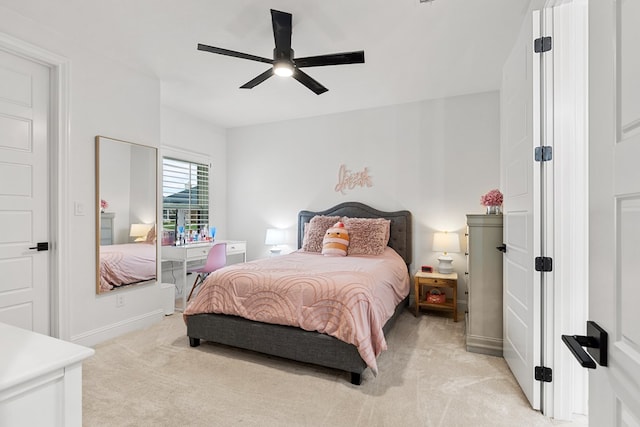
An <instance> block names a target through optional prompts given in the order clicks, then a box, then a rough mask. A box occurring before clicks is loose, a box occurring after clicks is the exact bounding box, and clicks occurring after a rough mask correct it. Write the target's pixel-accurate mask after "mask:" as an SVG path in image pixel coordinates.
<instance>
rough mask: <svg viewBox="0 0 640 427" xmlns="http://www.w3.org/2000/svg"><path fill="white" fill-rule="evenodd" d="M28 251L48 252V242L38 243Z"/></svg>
mask: <svg viewBox="0 0 640 427" xmlns="http://www.w3.org/2000/svg"><path fill="white" fill-rule="evenodd" d="M29 249H35V250H37V251H38V252H40V251H48V250H49V242H38V244H37V245H36V246H32V247H30V248H29Z"/></svg>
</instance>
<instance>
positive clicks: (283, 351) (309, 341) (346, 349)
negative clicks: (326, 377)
mask: <svg viewBox="0 0 640 427" xmlns="http://www.w3.org/2000/svg"><path fill="white" fill-rule="evenodd" d="M316 216H319V217H341V218H342V217H349V218H371V219H375V218H378V219H384V220H388V221H389V225H388V228H387V230H388V233H389V234H388V236H385V237H386V238H388V243H387V245H388V247H389V248H391V249H388V248H385V249H384V255H381V256H380V257H372V256H366V255H365V256H351V259H350V256H346V257H336V258H340V259H339V260H338V259H336V258H333V257H324V260H325V263H328V264H335V265H342V263H357V265H354V264H346V265H347V267H346V268H343V267H340V270H341V271H336V273H335V275H338V276H341V275H349V274H355V275H356V276H354V277H351V278H350V279H349V280H351V282H354V283H355V282H358V281H359V279H358V277H362V283H358V284H357V286H356V287H359V286H360V285H363V284H366V283H368V280H369V279H368V278H367V276H357V274H360V272H361V271H362V269H367V268H369V267H365V266H363V265H361V264H360V263H361V262H362V263H364V264H370V265H372V266H373V267H372V268H374V272H373V275H375V276H382V275H383V270H380V269H379V270H375V268H380V267H379V266H378V264H380V263H381V262H382V258H385V257H387V256H388V257H390V258H391V259H392V262H393V263H394V264H393V267H391V265H390V264H388V265H385V266H384V268H386V269H388V270H393V271H394V273H393V274H395V279H389V280H395V281H396V282H398V283H397V286H396V285H393V286H395V287H393V286H392V288H393V289H394V290H393V291H391V293H395V294H396V295H394V297H393V298H394V302H393V304H390V302H389V300H385V301H383V302H382V303H380V302H379V301H378V300H379V299H380V298H382V297H380V296H379V295H374V296H373V299H374V300H375V301H376V302H375V303H376V304H382V305H385V307H384V308H380V305H376V306H375V307H373V308H372V309H370V310H369V312H358V311H357V310H356V311H353V310H352V311H350V312H349V313H351V314H353V313H355V314H354V316H356V317H357V316H361V317H366V316H369V317H370V318H371V322H372V328H371V345H370V346H369V345H366V343H365V345H364V347H365V348H364V351H363V347H362V341H363V340H362V336H361V335H358V332H357V331H356V332H354V331H351V330H350V331H349V332H351V333H352V338H351V341H354V340H355V342H354V343H350V342H347V341H343V340H341V339H339V338H337V337H336V336H340V333H336V330H335V328H334V329H331V328H329V329H331V330H328V331H325V332H326V333H322V332H318V331H317V330H315V329H314V330H306V329H305V328H307V329H308V326H309V325H307V324H304V323H302V321H301V323H300V325H299V327H298V326H297V325H296V326H288V325H284V324H275V323H265V322H263V321H259V320H252V319H247V318H244V317H242V313H235V314H236V315H233V314H222V311H224V312H225V313H233V310H230V311H228V310H226V309H224V310H218V312H217V313H216V312H198V310H196V309H194V307H200V306H202V305H206V304H205V303H204V302H203V301H204V298H207V294H209V297H210V296H211V295H219V294H214V293H213V289H224V287H222V286H220V283H216V281H218V280H222V277H223V276H229V277H232V278H233V280H232V281H231V282H229V283H234V282H236V281H237V280H236V279H238V278H240V277H241V276H247V275H252V274H253V271H251V270H253V269H257V268H258V264H261V263H264V261H252V262H250V263H246V264H245V265H243V266H240V267H234V266H229V267H226V268H224V269H222V270H220V271H219V272H217V273H214V274H213V275H212V276H210V277H209V278H208V279H207V281H205V284H204V285H203V287H202V288H201V291H200V293H199V295H198V296H196V298H195V299H194V300H192V302H191V303H190V304H189V306H187V310H185V313H184V317H185V322H186V324H187V335H188V337H189V343H190V345H191V346H192V347H197V346H198V345H199V344H200V341H201V340H205V341H209V342H214V343H220V344H225V345H229V346H234V347H239V348H243V349H248V350H252V351H257V352H260V353H265V354H269V355H274V356H279V357H284V358H287V359H292V360H296V361H300V362H306V363H312V364H316V365H320V366H324V367H329V368H334V369H339V370H343V371H346V372H349V373H350V375H351V383H352V384H356V385H359V384H360V383H361V381H362V373H363V372H364V370H365V369H367V368H371V369H372V370H373V372H374V374H375V373H376V368H377V366H376V364H375V358H376V356H377V355H378V354H379V352H380V351H382V350H384V349H385V348H386V341H385V339H384V335H386V334H387V333H388V331H389V330H390V329H391V327H392V326H393V324H394V322H395V320H396V318H397V317H398V316H399V314H400V313H401V312H402V311H403V310H404V309H405V308H406V307H407V305H408V300H409V289H410V285H409V275H408V267H409V264H411V258H412V254H411V244H412V242H411V234H412V232H411V213H410V212H408V211H397V212H383V211H379V210H377V209H374V208H372V207H370V206H367V205H364V204H362V203H358V202H346V203H341V204H339V205H337V206H334V207H332V208H330V209H327V210H324V211H318V212H313V211H306V210H304V211H301V212H299V214H298V248H301V249H306V248H304V245H306V244H307V243H308V240H305V227H306V226H305V224H309V223H310V222H311V221H312V219H313V218H314V217H316ZM352 243H353V242H352ZM305 257H306V258H307V259H310V260H313V261H312V262H311V264H308V263H307V261H304V260H302V258H305ZM318 258H323V256H322V255H321V254H309V253H307V252H305V251H301V250H299V251H297V252H294V253H292V254H290V256H289V255H286V256H281V257H277V259H273V260H272V261H273V262H275V265H274V264H272V266H273V267H272V271H271V272H270V273H269V275H274V274H276V273H275V272H277V271H280V270H281V267H282V266H281V265H278V263H285V264H287V263H288V264H290V265H293V264H298V263H302V265H304V269H308V271H314V272H315V269H316V268H319V267H318V264H319V263H320V261H319V260H318ZM330 258H333V259H330ZM358 258H361V259H358ZM267 261H268V260H267ZM398 262H399V264H400V268H399V270H398ZM243 269H249V271H247V270H243ZM343 270H349V271H343ZM362 274H364V273H362ZM367 274H369V273H367ZM326 276H327V275H326V274H324V273H323V275H322V277H323V278H325V277H326ZM317 277H318V276H314V275H311V274H310V275H309V279H307V278H304V277H302V278H300V279H299V281H300V282H301V283H302V282H305V283H306V281H307V280H309V281H314V280H317ZM257 280H258V281H259V280H261V279H257ZM385 280H386V279H385ZM208 281H211V284H209V286H208V287H207V284H208ZM400 282H402V283H400ZM282 283H286V282H284V281H283V280H282ZM245 286H247V285H245ZM249 286H253V285H252V284H251V285H249ZM295 286H296V285H295V284H293V285H291V286H290V287H295ZM323 286H324V285H323ZM363 286H364V285H363ZM285 287H289V284H287V285H286V286H285ZM376 289H377V287H376ZM234 292H235V291H234ZM375 292H378V291H375ZM384 292H387V293H388V294H389V291H388V290H387V291H384ZM229 293H232V292H229ZM201 294H202V295H201ZM352 295H353V294H352ZM359 295H361V294H359ZM355 298H356V299H357V298H364V297H361V296H358V297H355ZM384 298H386V297H384ZM340 304H342V302H340ZM360 306H364V307H368V306H369V302H367V301H364V300H362V301H359V302H358V304H357V307H360ZM382 312H384V316H382V315H381V316H380V318H377V317H378V316H377V315H376V316H373V315H369V314H367V313H382ZM253 317H254V319H260V317H259V316H258V317H256V316H253ZM309 317H312V316H309ZM303 320H304V319H303ZM270 322H271V320H270ZM376 322H377V324H376ZM326 323H327V324H331V323H332V322H326ZM347 329H348V328H347ZM377 331H379V332H377ZM332 335H336V336H332ZM377 335H381V336H377ZM353 337H355V338H353ZM372 357H373V359H372Z"/></svg>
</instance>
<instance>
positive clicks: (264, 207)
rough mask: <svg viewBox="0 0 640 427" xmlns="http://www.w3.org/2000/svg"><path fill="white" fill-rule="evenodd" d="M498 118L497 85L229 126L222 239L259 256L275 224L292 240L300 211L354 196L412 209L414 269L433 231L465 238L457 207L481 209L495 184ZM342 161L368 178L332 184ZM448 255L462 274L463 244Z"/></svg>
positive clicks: (429, 255) (430, 256)
mask: <svg viewBox="0 0 640 427" xmlns="http://www.w3.org/2000/svg"><path fill="white" fill-rule="evenodd" d="M499 123H500V122H499V94H498V92H497V91H496V92H488V93H480V94H474V95H466V96H459V97H453V98H446V99H439V100H431V101H423V102H416V103H410V104H403V105H395V106H390V107H385V108H377V109H370V110H360V111H354V112H349V113H343V114H335V115H328V116H322V117H315V118H309V119H301V120H293V121H287V122H279V123H271V124H265V125H260V126H250V127H243V128H236V129H230V130H228V131H227V139H228V146H227V150H228V156H227V168H228V174H227V180H228V189H227V192H228V203H227V206H228V207H227V210H228V212H229V213H230V215H229V218H228V228H229V230H228V231H229V238H232V239H242V240H247V242H248V243H247V244H248V258H249V259H255V258H260V257H265V256H268V249H269V248H268V247H266V246H265V245H264V237H265V230H266V228H268V227H273V226H275V227H280V228H287V229H289V230H290V233H289V235H290V238H289V242H290V243H289V244H290V248H289V249H290V250H292V249H296V235H295V226H296V221H297V213H298V211H300V210H301V209H311V210H320V209H325V208H328V207H331V206H333V205H335V204H338V203H340V202H344V201H352V200H353V201H360V202H364V203H367V204H369V205H371V206H373V207H375V208H378V209H381V210H398V209H408V210H410V211H411V212H412V213H413V222H414V230H413V231H414V247H413V249H414V252H413V266H412V271H415V270H416V269H417V268H418V267H419V266H420V265H423V264H429V265H433V266H435V265H437V257H438V255H439V254H437V253H434V252H432V251H431V246H432V243H431V239H432V234H433V232H434V231H440V230H448V231H458V232H460V237H461V241H462V242H461V243H462V245H463V247H464V233H465V226H466V217H465V215H466V214H467V213H482V212H483V207H482V206H481V205H480V196H481V195H482V194H484V193H486V192H487V191H488V190H491V189H493V188H497V187H498V186H499V182H500V167H499V166H500V159H499V148H500V131H499ZM341 164H345V165H346V166H347V168H349V169H351V170H352V171H354V172H359V171H362V170H363V169H364V168H365V167H366V168H368V171H369V174H370V176H371V178H372V182H373V186H372V187H370V188H367V187H365V188H361V187H356V188H354V189H353V190H348V191H347V194H345V195H343V194H341V193H338V192H336V191H335V190H334V189H335V186H336V184H337V182H338V170H339V167H340V165H341ZM453 257H454V267H455V269H456V271H457V272H458V274H459V276H460V277H461V278H462V277H464V271H465V264H466V263H465V258H464V253H460V254H453ZM460 282H462V280H460ZM459 289H460V290H464V286H463V285H462V286H461V285H459ZM460 295H461V298H463V297H462V295H464V294H463V293H462V292H461V294H460Z"/></svg>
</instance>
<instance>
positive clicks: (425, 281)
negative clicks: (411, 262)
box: [418, 277, 457, 287]
mask: <svg viewBox="0 0 640 427" xmlns="http://www.w3.org/2000/svg"><path fill="white" fill-rule="evenodd" d="M418 280H419V281H420V284H421V285H425V286H434V287H440V286H442V287H453V286H455V285H456V283H457V280H451V279H434V278H430V277H429V278H426V277H420V278H419V279H418Z"/></svg>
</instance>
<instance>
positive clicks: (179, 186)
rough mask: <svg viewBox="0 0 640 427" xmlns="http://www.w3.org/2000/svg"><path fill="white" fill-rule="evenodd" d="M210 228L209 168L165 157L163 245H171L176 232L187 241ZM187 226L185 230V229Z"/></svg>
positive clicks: (163, 160)
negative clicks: (181, 232) (182, 235)
mask: <svg viewBox="0 0 640 427" xmlns="http://www.w3.org/2000/svg"><path fill="white" fill-rule="evenodd" d="M208 226H209V166H208V165H205V164H201V163H194V162H189V161H185V160H179V159H174V158H171V157H163V158H162V227H163V230H164V232H165V234H164V235H163V239H162V244H163V245H171V244H173V242H174V241H175V239H176V230H184V234H185V237H186V239H187V240H188V239H189V236H190V235H192V234H195V233H198V234H200V233H203V232H204V230H206V228H207V227H208ZM182 227H184V229H183V228H182Z"/></svg>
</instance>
